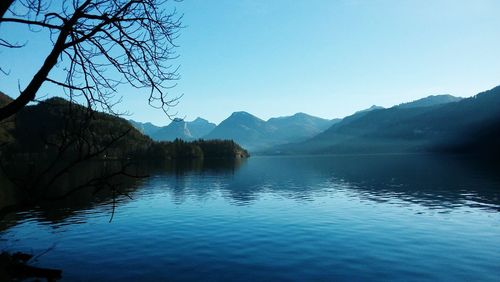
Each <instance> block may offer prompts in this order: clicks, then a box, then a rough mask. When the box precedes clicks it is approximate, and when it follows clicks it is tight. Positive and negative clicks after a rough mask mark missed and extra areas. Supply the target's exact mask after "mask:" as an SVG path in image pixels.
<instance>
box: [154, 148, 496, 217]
mask: <svg viewBox="0 0 500 282" xmlns="http://www.w3.org/2000/svg"><path fill="white" fill-rule="evenodd" d="M238 168H239V169H238ZM497 169H498V166H496V165H492V164H491V163H484V162H480V161H474V160H473V159H470V158H464V157H443V156H432V155H391V156H355V157H354V156H335V157H332V156H324V157H317V156H314V157H312V156H311V157H303V156H301V157H279V158H278V157H254V158H252V159H251V160H250V161H249V162H248V163H247V164H245V165H243V166H241V167H240V166H238V167H234V168H231V169H230V170H224V169H221V170H218V171H209V172H207V171H206V170H204V169H201V170H196V169H195V170H191V169H187V170H186V169H184V168H182V169H178V168H177V169H176V170H175V171H174V172H169V171H168V170H165V171H164V172H163V174H160V175H156V177H158V178H160V179H161V180H160V181H161V182H162V183H166V184H168V187H169V189H171V190H172V193H173V194H175V198H176V199H177V200H178V201H181V199H182V198H183V195H185V194H188V195H189V194H195V195H197V196H198V197H199V196H201V195H203V194H204V193H211V192H213V191H214V190H221V191H223V192H224V193H223V194H224V195H225V196H226V197H228V198H229V199H230V200H231V201H232V202H234V203H235V204H240V205H247V204H251V203H252V202H253V201H255V200H256V199H258V197H259V195H262V194H266V193H274V194H278V195H280V196H283V197H289V198H294V199H297V200H308V199H311V198H312V197H313V196H314V194H315V193H324V192H325V191H331V190H332V189H333V190H335V189H347V190H350V192H352V193H355V194H356V195H357V196H358V197H361V198H364V199H369V200H372V201H380V202H386V201H390V200H393V199H397V200H402V201H407V202H410V203H417V204H421V205H424V206H427V207H430V208H453V207H457V206H462V205H466V206H470V207H481V208H485V209H492V210H496V211H498V210H499V207H500V199H499V193H500V175H498V174H497V173H496V172H497V171H498V170H497ZM172 174H175V175H177V176H181V177H171V176H172ZM193 175H194V176H195V177H196V178H197V181H200V179H201V180H203V179H205V180H206V183H205V184H204V185H198V184H199V183H193V182H192V181H190V178H192V177H193ZM204 177H205V178H204Z"/></svg>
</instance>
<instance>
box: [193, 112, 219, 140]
mask: <svg viewBox="0 0 500 282" xmlns="http://www.w3.org/2000/svg"><path fill="white" fill-rule="evenodd" d="M187 127H188V129H189V132H190V133H191V136H192V137H193V138H195V139H198V138H201V137H203V136H205V135H207V134H208V133H210V132H211V131H212V130H213V129H214V128H215V127H216V125H215V123H211V122H209V121H208V120H206V119H203V118H200V117H198V118H196V119H195V120H193V121H190V122H187Z"/></svg>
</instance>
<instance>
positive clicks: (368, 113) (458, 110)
mask: <svg viewBox="0 0 500 282" xmlns="http://www.w3.org/2000/svg"><path fill="white" fill-rule="evenodd" d="M332 115H334V113H332ZM133 123H134V124H136V125H135V126H136V127H138V126H141V128H143V129H142V130H143V132H144V133H145V134H148V135H150V136H151V137H152V138H153V139H156V140H173V139H175V138H181V139H185V140H192V139H198V138H203V139H232V140H234V141H235V142H237V143H238V144H240V145H242V146H243V147H244V148H246V149H248V150H250V151H251V152H254V153H263V154H322V153H340V154H343V153H401V152H428V151H452V152H462V151H463V152H471V151H485V150H490V151H491V150H493V151H498V150H500V149H494V148H490V147H495V145H499V144H500V139H499V136H500V132H499V130H500V86H499V87H496V88H494V89H492V90H489V91H486V92H483V93H480V94H478V95H476V96H474V97H471V98H467V99H463V98H460V97H454V96H451V95H448V94H446V95H433V96H428V97H426V98H422V99H419V100H416V101H412V102H408V103H402V104H399V105H396V106H393V107H391V108H387V109H385V108H382V107H379V106H372V107H370V108H368V109H365V110H362V111H358V112H356V113H354V114H352V115H351V116H347V117H345V118H343V119H333V120H327V119H322V118H318V117H314V116H311V115H308V114H304V113H297V114H295V115H292V116H287V117H276V118H271V119H269V120H267V121H264V120H262V119H260V118H258V117H256V116H254V115H252V114H250V113H247V112H234V113H233V114H231V116H229V117H228V118H227V119H225V120H223V121H222V122H221V123H220V124H219V125H217V126H216V125H215V124H213V123H210V122H208V121H206V120H204V119H201V118H198V119H196V120H195V121H192V122H186V121H182V120H175V121H173V122H172V123H171V124H170V125H168V126H166V127H163V128H160V127H154V126H151V125H150V124H147V123H146V124H138V123H135V122H133ZM137 124H138V125H137ZM496 147H500V146H496Z"/></svg>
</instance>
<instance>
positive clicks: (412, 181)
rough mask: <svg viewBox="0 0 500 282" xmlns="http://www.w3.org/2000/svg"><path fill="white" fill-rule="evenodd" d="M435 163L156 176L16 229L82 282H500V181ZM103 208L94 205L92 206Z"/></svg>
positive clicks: (351, 163) (273, 162) (13, 239)
mask: <svg viewBox="0 0 500 282" xmlns="http://www.w3.org/2000/svg"><path fill="white" fill-rule="evenodd" d="M497 172H498V171H497V169H495V168H491V167H490V166H488V165H480V164H474V163H473V162H471V161H470V160H463V159H456V158H437V157H431V156H384V157H380V156H363V157H359V156H358V157H338V156H337V157H331V156H330V157H252V158H250V159H249V160H247V161H246V162H244V163H241V164H238V165H236V166H217V167H215V168H210V167H205V168H200V167H195V168H191V169H189V168H177V169H176V170H173V171H167V170H165V169H162V170H155V171H153V172H152V177H150V178H149V179H146V180H142V181H139V182H137V183H134V184H132V185H130V187H129V188H127V189H128V190H129V194H130V196H131V198H132V199H129V198H128V197H125V196H121V197H119V199H118V204H117V207H116V213H115V215H114V218H113V220H112V222H111V223H109V220H110V216H111V213H110V211H111V206H112V205H111V204H110V203H109V202H110V198H106V197H105V196H102V197H100V198H98V199H94V198H90V197H89V198H88V199H79V200H78V201H77V202H76V203H75V202H66V203H62V204H58V205H56V206H52V207H44V208H39V209H37V210H34V211H25V212H19V213H18V214H17V215H15V216H11V217H9V218H8V219H7V220H4V221H3V222H2V227H1V228H2V229H1V230H2V231H1V233H0V247H1V249H6V250H13V251H19V250H21V251H26V252H33V253H34V254H39V253H42V252H44V251H45V250H46V249H48V248H51V247H52V249H51V250H50V251H49V252H47V253H46V254H44V255H43V256H41V257H40V258H39V259H38V262H37V263H36V265H39V266H43V267H52V268H60V269H63V280H68V281H125V280H130V281H160V280H161V281H165V280H167V281H169V280H170V281H192V280H199V281H214V280H223V281H249V280H253V281H281V280H285V281H286V280H295V281H307V280H308V281H332V280H349V281H353V280H354V281H365V280H380V281H387V280H403V281H422V280H433V281H434V280H443V281H444V280H447V281H500V213H499V211H500V198H499V195H500V174H498V173H497ZM91 199H93V200H91Z"/></svg>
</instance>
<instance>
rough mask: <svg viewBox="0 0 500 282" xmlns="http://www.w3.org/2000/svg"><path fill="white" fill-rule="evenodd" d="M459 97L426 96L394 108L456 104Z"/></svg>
mask: <svg viewBox="0 0 500 282" xmlns="http://www.w3.org/2000/svg"><path fill="white" fill-rule="evenodd" d="M462 99H463V98H461V97H455V96H451V95H448V94H445V95H432V96H428V97H425V98H422V99H419V100H416V101H413V102H408V103H403V104H400V105H398V106H396V107H399V108H406V109H407V108H419V107H429V106H437V105H442V104H448V103H453V102H458V101H460V100H462Z"/></svg>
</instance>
